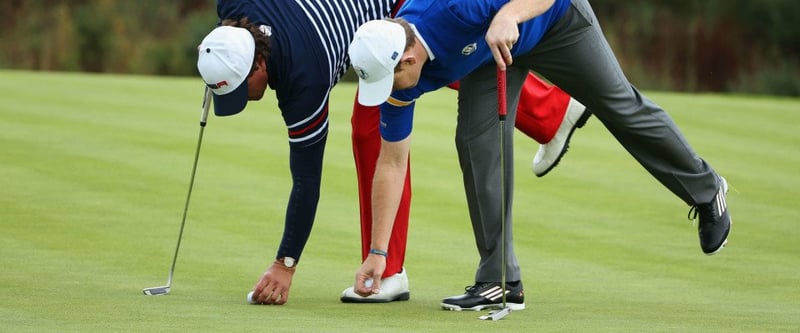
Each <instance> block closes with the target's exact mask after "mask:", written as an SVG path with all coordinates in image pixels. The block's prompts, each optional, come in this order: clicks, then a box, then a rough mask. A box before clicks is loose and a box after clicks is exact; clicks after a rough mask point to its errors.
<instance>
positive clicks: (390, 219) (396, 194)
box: [371, 137, 411, 251]
mask: <svg viewBox="0 0 800 333" xmlns="http://www.w3.org/2000/svg"><path fill="white" fill-rule="evenodd" d="M410 141H411V138H410V137H407V138H405V139H403V140H401V141H397V142H390V141H386V140H381V153H380V155H378V162H377V165H376V166H375V176H374V178H373V180H372V243H371V246H372V248H373V249H378V250H383V251H386V250H387V249H388V247H389V238H390V237H391V234H392V226H393V225H394V220H395V216H396V215H397V209H398V207H399V206H400V197H401V196H402V193H403V185H404V184H405V176H406V171H407V168H408V153H409V149H410Z"/></svg>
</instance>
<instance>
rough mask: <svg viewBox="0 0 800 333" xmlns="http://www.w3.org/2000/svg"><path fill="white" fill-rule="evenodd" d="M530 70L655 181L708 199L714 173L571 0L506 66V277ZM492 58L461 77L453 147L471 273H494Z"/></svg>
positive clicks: (497, 259) (588, 14)
mask: <svg viewBox="0 0 800 333" xmlns="http://www.w3.org/2000/svg"><path fill="white" fill-rule="evenodd" d="M530 70H533V71H536V72H538V73H539V74H541V75H542V76H544V77H545V78H546V79H548V80H550V81H551V82H553V83H554V84H555V85H557V86H558V87H560V88H561V89H563V90H564V91H566V92H567V93H569V94H570V95H571V96H572V97H573V98H575V99H577V100H578V101H580V102H581V103H583V104H584V105H586V107H587V108H588V109H589V110H590V111H591V112H592V113H593V114H594V115H595V116H596V117H597V119H599V120H600V121H601V122H602V123H603V125H604V126H605V127H606V128H607V129H608V130H609V131H610V132H611V133H612V134H613V135H614V137H615V138H616V139H617V141H619V143H620V144H622V146H623V147H625V149H626V150H627V151H628V152H629V153H630V154H631V155H632V156H633V157H634V158H635V159H636V160H637V161H638V162H639V163H640V164H641V165H642V166H643V167H644V168H645V169H646V170H647V171H648V172H650V174H652V175H653V177H655V178H656V179H657V180H658V181H659V182H661V184H663V185H664V186H665V187H666V188H667V189H669V190H670V191H672V193H674V194H675V195H677V196H678V197H679V198H680V199H681V200H683V201H684V202H686V203H687V204H688V205H695V204H699V203H707V202H710V201H711V200H712V199H713V197H714V195H715V194H716V192H717V189H718V187H719V184H718V182H719V176H718V175H717V174H716V173H715V172H714V170H713V169H711V167H710V166H709V165H708V164H707V163H706V162H705V161H704V160H703V159H701V158H700V157H698V156H697V154H696V153H695V152H694V150H693V149H692V148H691V147H690V146H689V144H688V142H687V141H686V139H685V138H684V136H683V134H681V131H680V130H679V129H678V127H677V126H676V125H675V123H674V122H673V120H672V118H670V116H669V115H667V113H666V112H664V110H663V109H662V108H661V107H660V106H658V105H657V104H655V103H654V102H653V101H651V100H649V99H648V98H647V97H645V96H644V95H642V94H641V93H640V92H639V91H638V90H637V89H636V88H635V87H633V85H631V83H630V82H628V79H627V78H626V77H625V74H624V73H623V72H622V69H621V68H620V66H619V63H618V62H617V60H616V58H615V56H614V53H613V51H612V50H611V47H610V46H609V45H608V42H607V41H606V39H605V37H604V36H603V32H602V30H601V29H600V26H599V24H598V22H597V19H596V17H595V15H594V13H593V11H592V9H591V7H590V5H589V3H588V2H587V1H586V0H573V1H572V5H571V7H570V8H569V10H568V11H567V13H566V14H565V15H564V17H563V18H562V19H561V20H559V22H557V23H556V25H555V26H553V27H552V28H551V30H550V31H549V32H548V33H547V34H546V35H545V36H544V38H543V39H542V41H541V42H540V43H539V44H538V45H537V46H536V47H535V48H534V49H533V50H532V51H531V52H530V53H528V54H525V55H521V56H516V57H515V58H514V62H513V65H512V66H511V67H509V68H508V70H507V85H508V117H507V118H506V122H505V124H504V128H503V130H502V132H503V135H504V144H505V147H503V148H504V153H505V157H506V163H505V169H504V172H505V192H506V193H505V194H506V198H507V200H506V207H504V208H502V210H503V212H504V213H505V215H506V228H505V235H503V237H505V238H506V259H507V261H506V274H507V275H506V280H507V281H517V280H521V273H520V269H519V264H518V262H517V259H516V256H515V254H514V246H513V238H512V227H511V226H512V224H513V223H512V203H513V200H512V199H513V195H512V193H513V192H514V187H513V184H514V163H513V152H514V149H513V134H514V133H513V132H514V119H515V117H516V108H517V104H518V102H519V92H520V90H521V88H522V84H523V82H524V80H525V77H526V75H527V74H528V72H529V71H530ZM499 131H500V128H499V120H498V116H497V88H496V66H495V64H494V62H492V63H490V64H487V65H485V66H482V67H481V68H479V69H478V70H476V71H474V72H473V73H471V74H469V75H468V76H466V77H465V78H463V79H462V80H461V87H460V90H459V96H458V125H457V127H456V148H457V150H458V156H459V162H460V165H461V169H462V172H463V178H464V188H465V190H466V196H467V203H468V206H469V212H470V219H471V221H472V228H473V233H474V235H475V242H476V245H477V247H478V252H479V254H480V264H479V265H478V270H477V272H476V274H475V281H479V282H488V281H500V269H501V265H502V261H501V260H502V257H501V256H500V252H501V251H500V237H501V235H500V234H501V232H500V229H501V228H500V220H501V215H500V212H501V207H500V206H501V203H500V200H501V199H500V198H501V197H500V163H499V157H500V154H499V151H500V149H499V145H500V142H499V135H500V134H499Z"/></svg>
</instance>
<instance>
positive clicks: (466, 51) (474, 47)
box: [461, 43, 478, 56]
mask: <svg viewBox="0 0 800 333" xmlns="http://www.w3.org/2000/svg"><path fill="white" fill-rule="evenodd" d="M477 49H478V43H472V44H469V45H467V46H464V48H463V49H461V54H463V55H465V56H468V55H470V54H472V53H473V52H475V50H477Z"/></svg>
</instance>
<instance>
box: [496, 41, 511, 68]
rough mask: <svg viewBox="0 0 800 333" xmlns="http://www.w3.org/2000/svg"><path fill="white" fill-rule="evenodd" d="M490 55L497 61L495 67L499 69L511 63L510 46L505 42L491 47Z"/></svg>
mask: <svg viewBox="0 0 800 333" xmlns="http://www.w3.org/2000/svg"><path fill="white" fill-rule="evenodd" d="M491 49H492V57H494V61H495V62H496V63H497V67H499V68H500V69H501V70H506V66H508V65H511V62H512V61H513V58H512V56H511V46H510V45H506V44H497V45H496V46H494V47H492V48H491Z"/></svg>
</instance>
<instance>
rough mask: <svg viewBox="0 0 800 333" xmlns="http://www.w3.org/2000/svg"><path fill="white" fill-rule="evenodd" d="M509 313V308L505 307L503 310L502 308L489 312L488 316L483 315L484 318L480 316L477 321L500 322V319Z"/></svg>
mask: <svg viewBox="0 0 800 333" xmlns="http://www.w3.org/2000/svg"><path fill="white" fill-rule="evenodd" d="M509 313H511V308H509V307H505V308H502V309H500V310H495V311H490V312H489V314H487V315H484V316H480V317H478V319H480V320H500V319H503V318H504V317H505V316H507V315H508V314H509Z"/></svg>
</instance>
